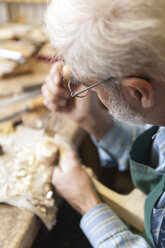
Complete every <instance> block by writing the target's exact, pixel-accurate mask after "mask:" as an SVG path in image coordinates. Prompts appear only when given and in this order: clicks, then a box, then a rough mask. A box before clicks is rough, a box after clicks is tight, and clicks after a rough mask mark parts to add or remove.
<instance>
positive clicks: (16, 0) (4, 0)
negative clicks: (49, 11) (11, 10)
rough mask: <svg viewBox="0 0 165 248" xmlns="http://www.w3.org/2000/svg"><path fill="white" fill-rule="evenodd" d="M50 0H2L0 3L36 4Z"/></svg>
mask: <svg viewBox="0 0 165 248" xmlns="http://www.w3.org/2000/svg"><path fill="white" fill-rule="evenodd" d="M49 2H50V1H49V0H0V3H34V4H47V3H49Z"/></svg>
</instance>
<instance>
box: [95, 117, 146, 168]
mask: <svg viewBox="0 0 165 248" xmlns="http://www.w3.org/2000/svg"><path fill="white" fill-rule="evenodd" d="M145 129H146V126H144V125H143V126H142V125H134V124H130V123H126V122H121V121H114V124H113V127H112V128H111V129H109V131H108V132H107V133H106V134H105V135H104V137H103V138H102V139H101V140H100V141H99V142H98V141H97V140H96V139H95V138H94V137H92V139H93V141H94V143H95V145H96V146H97V148H98V153H99V156H100V160H101V162H102V164H103V166H105V165H106V164H108V163H107V161H108V156H109V164H112V165H113V162H110V161H114V159H115V160H116V161H117V162H118V168H119V170H121V171H122V170H126V169H127V167H128V153H129V151H130V148H131V145H132V143H133V141H134V140H135V139H136V137H137V136H138V135H139V134H141V133H142V132H143V131H144V130H145ZM105 161H106V162H105Z"/></svg>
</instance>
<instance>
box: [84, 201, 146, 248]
mask: <svg viewBox="0 0 165 248" xmlns="http://www.w3.org/2000/svg"><path fill="white" fill-rule="evenodd" d="M80 226H81V229H82V231H83V232H84V233H85V235H86V236H87V238H88V239H89V241H90V243H91V244H92V246H93V247H94V248H109V247H111V248H116V247H121V248H122V247H123V248H128V247H129V248H139V247H140V248H149V247H150V246H149V245H148V244H147V242H146V241H145V240H144V239H143V238H142V237H141V236H139V235H134V234H133V233H132V232H131V231H130V230H129V229H128V228H127V227H126V225H125V224H124V223H123V222H122V221H121V220H120V219H119V218H118V216H116V214H115V213H114V212H113V211H112V210H111V209H110V208H109V207H108V206H107V205H106V204H100V205H97V206H96V207H95V208H93V209H91V210H90V211H89V212H88V213H87V214H86V215H84V217H83V218H82V220H81V223H80Z"/></svg>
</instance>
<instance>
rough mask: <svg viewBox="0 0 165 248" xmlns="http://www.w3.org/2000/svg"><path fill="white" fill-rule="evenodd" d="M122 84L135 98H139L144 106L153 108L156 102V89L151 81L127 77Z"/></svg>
mask: <svg viewBox="0 0 165 248" xmlns="http://www.w3.org/2000/svg"><path fill="white" fill-rule="evenodd" d="M122 84H123V85H124V86H125V87H127V89H128V92H129V94H130V96H131V97H132V98H134V100H139V101H140V102H141V105H142V107H143V108H151V107H152V106H153V105H154V103H155V90H154V88H153V86H152V85H151V83H150V82H148V81H147V80H145V79H141V78H138V77H137V78H133V77H132V78H125V79H124V80H123V81H122Z"/></svg>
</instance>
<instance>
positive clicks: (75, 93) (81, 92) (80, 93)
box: [68, 77, 114, 98]
mask: <svg viewBox="0 0 165 248" xmlns="http://www.w3.org/2000/svg"><path fill="white" fill-rule="evenodd" d="M72 79H73V77H71V78H70V79H69V82H68V89H69V92H70V95H71V97H75V96H76V97H79V98H83V97H85V96H86V95H87V94H88V91H89V90H90V89H93V88H94V87H96V86H98V85H100V84H102V83H105V82H107V81H109V80H112V79H114V77H108V78H106V79H104V80H102V81H100V82H98V83H95V84H92V85H91V86H89V87H87V88H85V89H83V90H79V91H77V92H73V91H72V89H71V84H72ZM84 93H85V94H84Z"/></svg>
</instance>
